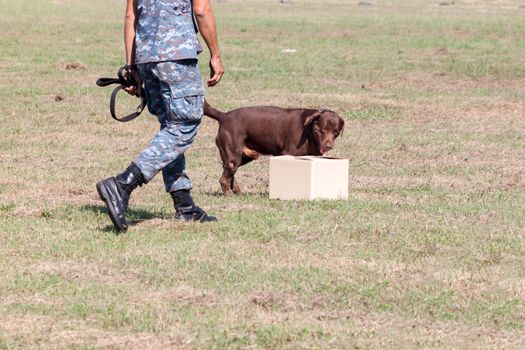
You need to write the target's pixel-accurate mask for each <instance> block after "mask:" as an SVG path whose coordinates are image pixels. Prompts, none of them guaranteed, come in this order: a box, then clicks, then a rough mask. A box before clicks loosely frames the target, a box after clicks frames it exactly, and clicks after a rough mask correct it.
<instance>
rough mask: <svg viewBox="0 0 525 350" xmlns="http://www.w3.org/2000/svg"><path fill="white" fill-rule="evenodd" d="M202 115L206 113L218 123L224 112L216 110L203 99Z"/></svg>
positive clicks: (224, 114)
mask: <svg viewBox="0 0 525 350" xmlns="http://www.w3.org/2000/svg"><path fill="white" fill-rule="evenodd" d="M204 115H207V116H208V117H210V118H212V119H215V120H216V121H218V122H219V123H220V122H221V120H222V119H224V117H225V116H226V113H223V112H221V111H218V110H216V109H215V108H213V107H212V106H210V104H209V103H208V101H206V100H204Z"/></svg>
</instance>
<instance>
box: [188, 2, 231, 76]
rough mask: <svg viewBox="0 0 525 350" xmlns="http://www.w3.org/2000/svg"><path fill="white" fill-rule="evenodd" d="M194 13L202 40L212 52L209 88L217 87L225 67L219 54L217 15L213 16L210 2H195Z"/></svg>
mask: <svg viewBox="0 0 525 350" xmlns="http://www.w3.org/2000/svg"><path fill="white" fill-rule="evenodd" d="M193 13H194V14H195V19H196V20H197V25H198V27H199V31H200V33H201V35H202V38H203V39H204V41H205V42H206V46H208V49H209V50H210V79H208V86H215V85H217V84H218V83H219V81H220V80H221V78H222V75H223V74H224V66H223V64H222V59H221V54H220V52H219V42H218V40H217V27H216V24H215V15H214V14H213V11H212V8H211V2H210V0H194V1H193Z"/></svg>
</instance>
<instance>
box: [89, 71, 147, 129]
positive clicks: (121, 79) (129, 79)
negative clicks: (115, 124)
mask: <svg viewBox="0 0 525 350" xmlns="http://www.w3.org/2000/svg"><path fill="white" fill-rule="evenodd" d="M124 72H127V73H128V74H126V75H125V74H124ZM129 72H130V69H129V67H127V66H124V67H120V68H119V70H118V73H117V74H118V78H99V79H98V80H97V85H98V86H108V85H111V84H118V85H119V86H117V87H116V88H115V89H114V90H113V92H112V93H111V99H110V100H109V112H110V113H111V116H112V117H113V119H115V120H116V121H119V122H129V121H130V120H133V119H135V118H137V117H138V116H139V115H140V113H142V111H143V110H144V107H146V102H147V101H146V95H145V94H144V91H143V90H142V89H141V87H140V86H138V84H137V82H136V81H135V79H133V76H132V75H131V74H129ZM130 86H135V87H137V90H138V91H139V94H140V95H139V96H138V97H140V99H141V102H140V104H139V105H138V106H137V109H136V111H135V112H133V113H131V114H128V115H126V116H124V117H120V118H118V117H117V114H116V113H115V104H116V100H117V94H118V93H119V91H120V90H122V89H124V88H126V87H130Z"/></svg>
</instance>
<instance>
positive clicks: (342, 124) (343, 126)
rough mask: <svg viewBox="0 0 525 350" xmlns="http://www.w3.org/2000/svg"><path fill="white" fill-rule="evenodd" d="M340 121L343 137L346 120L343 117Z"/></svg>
mask: <svg viewBox="0 0 525 350" xmlns="http://www.w3.org/2000/svg"><path fill="white" fill-rule="evenodd" d="M340 123H341V128H340V130H341V137H343V131H345V121H344V119H343V118H341V121H340Z"/></svg>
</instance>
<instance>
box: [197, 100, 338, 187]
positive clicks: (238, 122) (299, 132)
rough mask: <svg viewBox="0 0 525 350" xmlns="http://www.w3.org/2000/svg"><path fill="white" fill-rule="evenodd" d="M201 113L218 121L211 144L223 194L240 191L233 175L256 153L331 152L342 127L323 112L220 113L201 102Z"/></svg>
mask: <svg viewBox="0 0 525 350" xmlns="http://www.w3.org/2000/svg"><path fill="white" fill-rule="evenodd" d="M204 114H205V115H207V116H208V117H211V118H213V119H215V120H217V121H218V122H219V131H218V133H217V137H216V139H215V142H216V144H217V147H218V148H219V153H220V155H221V159H222V166H223V169H224V171H223V173H222V176H221V178H220V180H219V183H220V184H221V188H222V191H223V192H224V194H225V195H230V194H231V192H232V191H233V192H234V193H238V192H240V188H239V186H238V185H237V182H236V181H235V178H234V176H235V172H236V171H237V169H238V168H239V167H240V166H241V165H244V164H246V163H249V162H251V161H252V160H254V159H257V158H259V154H265V155H273V156H278V155H292V156H304V155H313V156H318V155H323V154H325V153H326V152H328V151H329V150H331V149H332V147H333V146H334V141H335V139H336V137H337V136H339V134H340V133H341V132H342V131H343V128H344V124H345V122H344V120H343V119H342V118H341V117H339V116H338V115H337V114H336V113H335V112H333V111H331V110H327V109H325V110H316V109H283V108H278V107H246V108H239V109H235V110H232V111H230V112H227V113H223V112H220V111H218V110H216V109H215V108H213V107H211V106H210V105H209V104H208V102H205V103H204Z"/></svg>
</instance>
